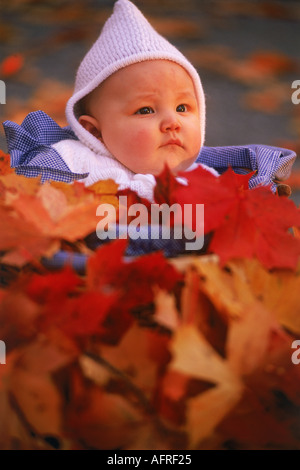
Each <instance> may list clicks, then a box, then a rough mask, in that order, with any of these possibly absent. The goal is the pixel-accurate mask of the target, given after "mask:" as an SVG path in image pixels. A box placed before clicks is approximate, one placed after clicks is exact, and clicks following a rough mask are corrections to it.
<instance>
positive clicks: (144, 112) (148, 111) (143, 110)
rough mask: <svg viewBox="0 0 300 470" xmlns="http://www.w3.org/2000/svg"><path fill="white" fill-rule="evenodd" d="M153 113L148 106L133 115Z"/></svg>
mask: <svg viewBox="0 0 300 470" xmlns="http://www.w3.org/2000/svg"><path fill="white" fill-rule="evenodd" d="M152 113H154V111H153V109H152V108H151V107H150V106H144V107H143V108H140V109H139V110H138V111H137V112H136V113H135V114H152Z"/></svg>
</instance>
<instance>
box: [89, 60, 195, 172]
mask: <svg viewBox="0 0 300 470" xmlns="http://www.w3.org/2000/svg"><path fill="white" fill-rule="evenodd" d="M89 110H90V113H91V115H92V116H93V119H94V121H93V122H94V125H95V127H96V128H97V130H98V131H99V138H100V139H101V141H102V142H103V143H104V145H105V146H106V147H107V148H108V150H109V151H110V153H111V154H112V155H113V156H114V157H115V158H116V159H117V160H119V161H120V162H121V163H123V165H125V166H126V167H127V168H129V169H130V170H132V171H133V172H134V173H144V174H147V173H150V174H154V175H155V174H158V173H159V172H161V171H162V169H163V167H164V164H165V163H167V164H168V166H169V168H170V169H171V170H172V171H173V172H174V173H177V172H178V171H184V170H186V169H187V168H188V167H189V166H190V165H191V164H192V163H193V162H194V161H195V159H196V157H197V155H198V153H199V150H200V147H201V134H200V117H199V113H200V110H199V109H198V103H197V99H196V94H195V90H194V85H193V82H192V79H191V78H190V76H189V74H188V73H187V72H186V71H185V69H184V68H182V67H181V66H180V65H178V64H176V63H175V62H171V61H167V60H151V61H145V62H140V63H136V64H132V65H129V66H127V67H125V68H124V69H121V70H119V71H118V72H116V73H115V74H113V75H111V76H110V77H109V78H108V79H107V80H106V81H105V82H103V84H102V85H101V86H100V87H99V88H98V89H97V90H96V91H95V92H94V93H93V99H92V100H91V102H90V105H89Z"/></svg>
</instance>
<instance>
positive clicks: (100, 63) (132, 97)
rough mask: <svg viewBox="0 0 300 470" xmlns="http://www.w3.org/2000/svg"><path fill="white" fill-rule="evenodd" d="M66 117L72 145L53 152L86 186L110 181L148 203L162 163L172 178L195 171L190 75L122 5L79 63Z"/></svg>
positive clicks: (197, 109) (199, 124)
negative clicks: (106, 180) (85, 176)
mask: <svg viewBox="0 0 300 470" xmlns="http://www.w3.org/2000/svg"><path fill="white" fill-rule="evenodd" d="M66 115H67V118H68V121H69V124H70V126H71V128H72V130H73V131H74V132H75V134H76V135H77V137H78V139H79V141H74V140H69V139H67V140H62V141H60V142H58V143H57V144H55V145H54V146H53V147H54V148H55V149H56V150H57V151H58V153H59V154H60V155H61V156H62V158H63V160H64V161H65V163H66V164H67V166H68V167H69V168H70V169H71V171H73V172H74V173H89V176H88V177H87V178H86V179H85V180H84V182H85V184H87V185H91V184H93V183H95V182H96V181H98V180H101V179H102V180H103V179H108V178H112V179H114V180H115V181H116V183H118V184H119V188H120V189H123V188H130V189H132V190H135V191H136V192H137V193H138V194H139V195H140V196H142V197H146V198H147V199H149V200H152V198H153V188H154V185H155V178H154V176H153V175H157V174H158V173H160V172H161V171H162V170H163V168H164V165H165V164H167V165H168V167H169V168H170V170H171V171H172V172H173V173H174V174H177V173H178V172H180V171H185V170H191V169H193V168H195V167H196V166H197V164H195V160H196V158H197V157H198V155H199V152H200V149H201V147H202V145H203V142H204V130H205V100H204V94H203V90H202V85H201V81H200V78H199V75H198V73H197V71H196V70H195V68H194V67H193V66H192V65H191V64H190V62H188V60H187V59H186V58H185V57H184V56H183V55H182V54H181V53H180V52H179V51H178V50H177V49H176V48H175V47H174V46H172V45H171V44H170V43H169V42H168V41H167V40H166V39H164V38H163V37H162V36H160V35H159V34H158V33H157V32H156V31H155V30H154V29H153V28H152V26H151V25H150V24H149V23H148V21H147V20H146V19H145V18H144V16H143V15H142V13H141V12H140V11H139V10H138V9H137V8H136V6H135V5H133V4H132V3H131V2H130V1H128V0H118V1H117V2H116V3H115V7H114V12H113V14H112V16H111V17H110V18H109V19H108V20H107V22H106V23H105V25H104V27H103V30H102V32H101V34H100V37H99V38H98V40H97V41H96V42H95V44H94V45H93V46H92V48H91V49H90V51H89V52H88V53H87V55H86V56H85V58H84V59H83V61H82V63H81V64H80V67H79V69H78V72H77V77H76V84H75V92H74V94H73V96H72V97H71V98H70V100H69V101H68V104H67V108H66ZM203 166H205V165H203ZM205 167H206V166H205ZM206 168H207V170H208V171H212V172H213V173H214V174H216V175H217V174H218V173H217V172H216V171H215V170H213V169H209V168H208V167H206Z"/></svg>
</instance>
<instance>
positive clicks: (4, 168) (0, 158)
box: [0, 150, 14, 176]
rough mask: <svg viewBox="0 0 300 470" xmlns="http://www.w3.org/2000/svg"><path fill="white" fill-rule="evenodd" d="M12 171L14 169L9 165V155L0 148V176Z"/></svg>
mask: <svg viewBox="0 0 300 470" xmlns="http://www.w3.org/2000/svg"><path fill="white" fill-rule="evenodd" d="M9 173H14V170H13V169H12V168H11V166H10V155H9V154H6V153H4V152H3V151H2V150H0V176H3V175H8V174H9Z"/></svg>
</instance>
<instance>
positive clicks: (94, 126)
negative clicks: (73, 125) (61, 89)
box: [78, 114, 102, 142]
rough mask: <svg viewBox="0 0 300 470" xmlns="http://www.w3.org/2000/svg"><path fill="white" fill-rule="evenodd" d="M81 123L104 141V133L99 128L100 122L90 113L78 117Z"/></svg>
mask: <svg viewBox="0 0 300 470" xmlns="http://www.w3.org/2000/svg"><path fill="white" fill-rule="evenodd" d="M78 121H79V123H80V124H81V125H82V127H84V128H85V129H86V130H87V131H88V132H89V133H90V134H92V135H93V136H94V137H96V138H97V139H99V140H101V142H102V135H101V132H100V128H99V122H98V121H97V119H95V118H94V117H92V116H89V115H88V114H83V115H82V116H79V118H78Z"/></svg>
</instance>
